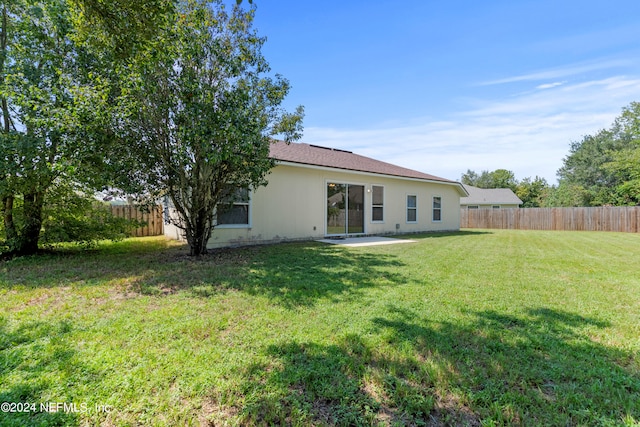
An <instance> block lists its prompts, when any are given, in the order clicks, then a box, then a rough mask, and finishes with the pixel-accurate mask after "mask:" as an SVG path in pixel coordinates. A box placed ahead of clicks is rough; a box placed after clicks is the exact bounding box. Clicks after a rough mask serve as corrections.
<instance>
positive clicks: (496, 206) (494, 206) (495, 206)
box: [491, 205, 500, 209]
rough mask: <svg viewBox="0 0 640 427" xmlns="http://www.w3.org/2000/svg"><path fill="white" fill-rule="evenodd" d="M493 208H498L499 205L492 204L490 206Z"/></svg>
mask: <svg viewBox="0 0 640 427" xmlns="http://www.w3.org/2000/svg"><path fill="white" fill-rule="evenodd" d="M491 207H492V208H493V209H500V205H493V206H491Z"/></svg>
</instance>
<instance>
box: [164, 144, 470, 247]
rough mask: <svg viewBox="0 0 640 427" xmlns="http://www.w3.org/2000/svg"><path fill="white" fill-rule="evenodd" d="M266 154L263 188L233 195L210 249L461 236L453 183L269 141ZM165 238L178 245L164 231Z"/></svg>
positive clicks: (340, 153) (173, 231)
mask: <svg viewBox="0 0 640 427" xmlns="http://www.w3.org/2000/svg"><path fill="white" fill-rule="evenodd" d="M270 155H271V157H272V158H274V159H276V162H277V165H276V167H275V168H273V169H272V170H271V173H270V174H269V175H268V177H267V178H268V181H269V184H268V185H267V186H265V187H260V188H258V189H257V190H255V191H252V192H251V193H250V194H246V193H245V194H240V193H238V195H237V196H238V197H237V198H236V200H235V202H234V204H233V207H232V208H231V209H230V210H229V211H227V212H226V213H224V214H221V215H218V216H217V218H216V224H217V225H216V227H215V229H214V231H213V235H212V237H211V239H210V240H209V245H208V246H209V247H211V248H214V247H223V246H235V245H245V244H260V243H270V242H279V241H286V240H302V239H321V238H325V237H332V236H334V237H342V236H363V235H389V234H400V233H413V232H423V231H449V230H459V229H460V197H461V196H466V195H467V192H466V191H465V189H464V187H463V186H462V185H461V184H460V183H458V182H455V181H450V180H447V179H444V178H439V177H436V176H433V175H429V174H425V173H422V172H418V171H414V170H411V169H406V168H402V167H400V166H396V165H392V164H390V163H385V162H381V161H378V160H374V159H371V158H368V157H364V156H360V155H358V154H354V153H352V152H350V151H345V150H338V149H332V148H325V147H320V146H315V145H309V144H302V143H292V144H285V143H283V142H276V143H274V144H273V145H272V146H271V153H270ZM170 214H171V215H173V214H175V213H174V212H170ZM165 235H167V236H169V237H171V238H176V239H180V238H181V236H180V230H179V229H177V228H176V227H175V226H173V225H171V224H166V225H165Z"/></svg>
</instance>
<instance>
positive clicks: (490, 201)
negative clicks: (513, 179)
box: [460, 184, 522, 209]
mask: <svg viewBox="0 0 640 427" xmlns="http://www.w3.org/2000/svg"><path fill="white" fill-rule="evenodd" d="M464 188H465V189H466V190H467V193H469V195H468V196H466V197H461V198H460V207H461V208H463V209H464V208H467V209H500V208H517V207H519V206H520V205H521V204H522V200H520V199H519V198H518V196H516V195H515V193H514V192H513V191H511V189H510V188H478V187H473V186H471V185H466V184H465V185H464Z"/></svg>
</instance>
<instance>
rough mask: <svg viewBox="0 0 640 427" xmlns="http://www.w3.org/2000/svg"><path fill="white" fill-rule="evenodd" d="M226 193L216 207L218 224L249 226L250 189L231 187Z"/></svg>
mask: <svg viewBox="0 0 640 427" xmlns="http://www.w3.org/2000/svg"><path fill="white" fill-rule="evenodd" d="M225 193H226V194H225V195H224V196H223V197H222V200H221V201H220V203H219V204H218V206H217V208H216V223H217V225H218V226H220V225H222V226H245V227H246V226H248V225H249V206H250V204H249V190H248V189H246V188H232V187H230V188H229V189H228V190H227V191H225Z"/></svg>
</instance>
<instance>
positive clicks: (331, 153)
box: [270, 141, 463, 192]
mask: <svg viewBox="0 0 640 427" xmlns="http://www.w3.org/2000/svg"><path fill="white" fill-rule="evenodd" d="M270 156H271V158H273V159H276V160H279V161H281V162H291V163H300V164H305V165H313V166H324V167H329V168H336V169H346V170H351V171H358V172H367V173H375V174H381V175H391V176H398V177H403V178H414V179H421V180H427V181H438V182H443V183H447V184H458V185H459V186H460V187H461V192H462V191H463V188H462V184H460V183H458V182H456V181H451V180H448V179H445V178H440V177H437V176H434V175H429V174H427V173H423V172H419V171H415V170H412V169H407V168H403V167H401V166H396V165H392V164H391V163H386V162H381V161H379V160H375V159H372V158H370V157H365V156H361V155H359V154H355V153H352V152H351V151H346V150H339V149H336V148H327V147H320V146H318V145H311V144H303V143H290V144H287V143H285V142H282V141H276V142H275V143H273V144H271V152H270Z"/></svg>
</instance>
